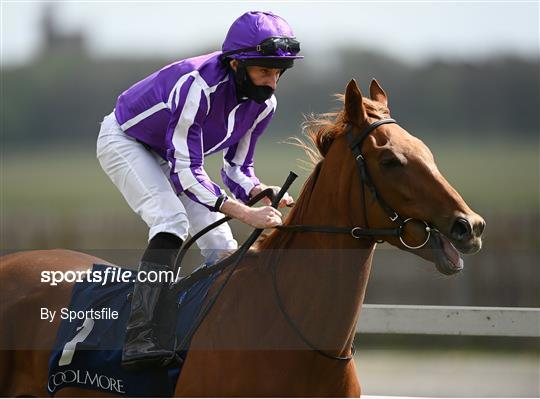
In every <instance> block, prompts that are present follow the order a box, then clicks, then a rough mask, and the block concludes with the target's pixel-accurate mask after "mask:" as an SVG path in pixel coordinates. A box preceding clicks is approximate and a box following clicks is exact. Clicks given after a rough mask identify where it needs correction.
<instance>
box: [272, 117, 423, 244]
mask: <svg viewBox="0 0 540 399" xmlns="http://www.w3.org/2000/svg"><path fill="white" fill-rule="evenodd" d="M392 123H397V122H396V121H395V120H394V119H391V118H387V119H381V120H378V121H376V122H373V123H371V124H369V125H368V126H367V127H366V128H365V129H364V130H363V131H362V132H361V133H360V134H359V135H358V136H357V137H354V136H353V126H352V125H348V127H347V132H346V137H347V141H348V143H349V148H350V149H351V151H352V153H353V156H354V159H355V162H356V166H357V168H358V174H359V178H360V190H361V201H362V204H361V207H362V212H363V216H364V222H365V227H360V226H352V227H335V226H311V225H286V226H278V227H277V228H278V229H280V230H288V231H297V232H304V233H345V234H350V235H351V236H352V237H353V238H356V239H360V238H363V237H368V238H372V239H375V240H376V241H377V242H382V241H383V240H381V239H380V237H398V238H399V241H400V242H401V244H402V245H403V246H404V247H406V248H408V249H420V248H422V247H423V246H425V245H426V244H427V243H428V242H429V239H430V235H431V227H430V226H429V224H428V223H427V222H425V221H423V220H420V222H421V223H423V224H424V225H425V231H426V233H427V234H426V239H425V240H424V241H423V242H422V243H421V244H419V245H411V244H408V243H407V242H406V241H405V238H404V237H403V235H404V233H405V226H406V225H407V224H408V223H410V222H412V221H415V220H417V219H414V218H403V217H401V216H400V215H399V214H398V213H397V212H396V211H395V210H394V209H392V208H391V207H390V206H389V205H388V204H387V203H386V202H385V201H384V199H383V198H382V197H381V196H380V195H379V193H378V192H377V189H376V188H375V185H374V184H373V181H372V180H371V177H370V175H369V172H368V170H367V166H366V162H365V159H364V156H363V155H362V144H363V142H364V140H365V139H366V138H367V137H368V136H369V135H370V133H371V132H373V131H374V130H375V129H376V128H378V127H379V126H381V125H387V124H392ZM366 187H367V189H368V190H369V192H370V194H371V197H372V198H373V200H374V201H376V202H377V203H378V204H379V205H380V207H381V208H382V209H383V210H384V212H385V213H386V215H387V216H388V219H390V221H391V222H393V223H397V224H398V226H397V227H395V228H388V229H370V228H369V221H368V214H367V201H366V189H365V188H366Z"/></svg>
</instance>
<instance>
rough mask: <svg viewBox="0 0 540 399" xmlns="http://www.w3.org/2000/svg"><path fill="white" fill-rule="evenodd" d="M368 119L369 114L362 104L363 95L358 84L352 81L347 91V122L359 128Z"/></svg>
mask: <svg viewBox="0 0 540 399" xmlns="http://www.w3.org/2000/svg"><path fill="white" fill-rule="evenodd" d="M366 119H367V112H366V109H365V108H364V103H363V102H362V93H361V92H360V88H359V87H358V84H357V83H356V80H354V79H351V81H350V82H349V83H348V84H347V89H346V91H345V121H346V122H349V123H354V124H356V125H358V126H360V125H361V124H362V122H364V121H365V120H366Z"/></svg>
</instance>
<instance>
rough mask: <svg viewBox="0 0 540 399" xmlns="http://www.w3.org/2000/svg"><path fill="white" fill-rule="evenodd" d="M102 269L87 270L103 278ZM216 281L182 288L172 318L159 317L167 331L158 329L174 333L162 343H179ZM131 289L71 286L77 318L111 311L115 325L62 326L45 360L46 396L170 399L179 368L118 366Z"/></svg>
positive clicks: (124, 285) (96, 321) (89, 321)
mask: <svg viewBox="0 0 540 399" xmlns="http://www.w3.org/2000/svg"><path fill="white" fill-rule="evenodd" d="M107 267H110V266H107V265H99V264H95V265H94V266H93V269H92V270H93V271H100V272H101V273H103V271H104V270H105V269H106V268H107ZM122 273H130V274H129V275H134V272H132V271H131V270H128V269H122ZM129 275H128V274H126V276H129ZM218 275H219V271H216V272H214V273H211V274H209V275H208V276H206V277H204V278H202V279H199V280H197V281H195V282H194V283H193V284H192V285H190V286H188V287H185V288H183V290H182V291H181V292H180V293H179V295H178V297H177V304H178V308H177V309H178V311H177V312H176V316H177V317H175V315H170V314H168V315H167V317H166V318H165V316H164V315H161V316H160V317H159V318H160V319H166V320H167V321H168V326H167V325H166V324H167V323H164V322H161V323H158V324H159V325H160V326H161V328H170V330H169V331H171V332H174V333H175V334H170V339H169V341H168V342H167V343H166V345H168V347H169V348H173V347H174V346H175V343H178V342H181V341H182V339H183V337H184V336H185V335H186V334H187V333H188V332H189V330H190V328H191V326H192V324H193V322H194V321H195V319H196V318H197V316H198V314H199V312H200V310H201V305H202V304H203V302H204V300H205V298H206V295H207V293H208V290H209V288H210V286H211V285H212V283H213V282H214V280H215V279H216V278H217V276H218ZM126 280H127V278H126ZM129 280H131V278H129ZM133 286H134V284H133V282H110V283H107V284H105V285H103V284H102V283H97V282H88V281H84V282H78V283H76V284H75V286H74V287H73V291H72V296H71V302H70V305H69V310H70V311H77V312H79V314H81V313H80V311H83V312H84V311H88V310H90V309H94V311H100V310H101V309H107V308H108V309H110V310H107V311H108V314H109V315H110V314H112V312H114V311H116V312H118V315H117V319H112V318H110V317H109V318H97V317H96V318H90V317H86V318H84V319H74V320H72V321H71V322H70V321H69V319H67V318H65V319H63V320H62V321H61V323H60V328H59V330H58V333H57V336H56V341H55V344H54V346H53V349H52V352H51V356H50V358H49V376H48V384H47V391H48V392H49V394H50V395H51V396H53V395H54V394H55V392H57V391H58V390H60V389H62V388H65V387H77V388H84V389H92V390H100V391H105V392H108V393H111V394H115V395H120V396H122V395H124V396H128V397H167V396H172V395H173V393H174V389H175V386H176V381H177V380H178V377H179V375H180V371H181V366H180V367H176V368H170V369H163V368H161V369H158V368H152V369H148V370H143V371H138V372H130V371H126V370H124V369H123V368H122V367H121V365H120V361H121V358H122V346H123V343H124V335H125V329H126V324H127V321H128V318H129V313H130V307H131V301H130V297H131V295H130V294H131V293H132V292H133ZM173 309H174V307H173ZM86 314H88V313H85V315H86ZM180 356H181V357H182V359H183V360H185V358H186V356H187V351H184V352H181V353H180Z"/></svg>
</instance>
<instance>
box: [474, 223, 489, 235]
mask: <svg viewBox="0 0 540 399" xmlns="http://www.w3.org/2000/svg"><path fill="white" fill-rule="evenodd" d="M485 228H486V222H485V221H484V220H481V221H479V222H478V223H475V225H474V229H473V230H474V233H475V234H476V235H477V236H478V237H480V236H481V235H482V233H484V229H485Z"/></svg>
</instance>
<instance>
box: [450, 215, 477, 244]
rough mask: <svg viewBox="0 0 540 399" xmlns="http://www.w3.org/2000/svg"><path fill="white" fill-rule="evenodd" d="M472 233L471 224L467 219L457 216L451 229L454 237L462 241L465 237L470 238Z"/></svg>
mask: <svg viewBox="0 0 540 399" xmlns="http://www.w3.org/2000/svg"><path fill="white" fill-rule="evenodd" d="M471 233H472V227H471V224H470V223H469V221H468V220H467V219H464V218H457V219H456V221H455V222H454V225H453V226H452V230H450V234H451V235H452V238H453V239H454V240H456V241H462V240H464V239H469V237H470V236H471Z"/></svg>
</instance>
